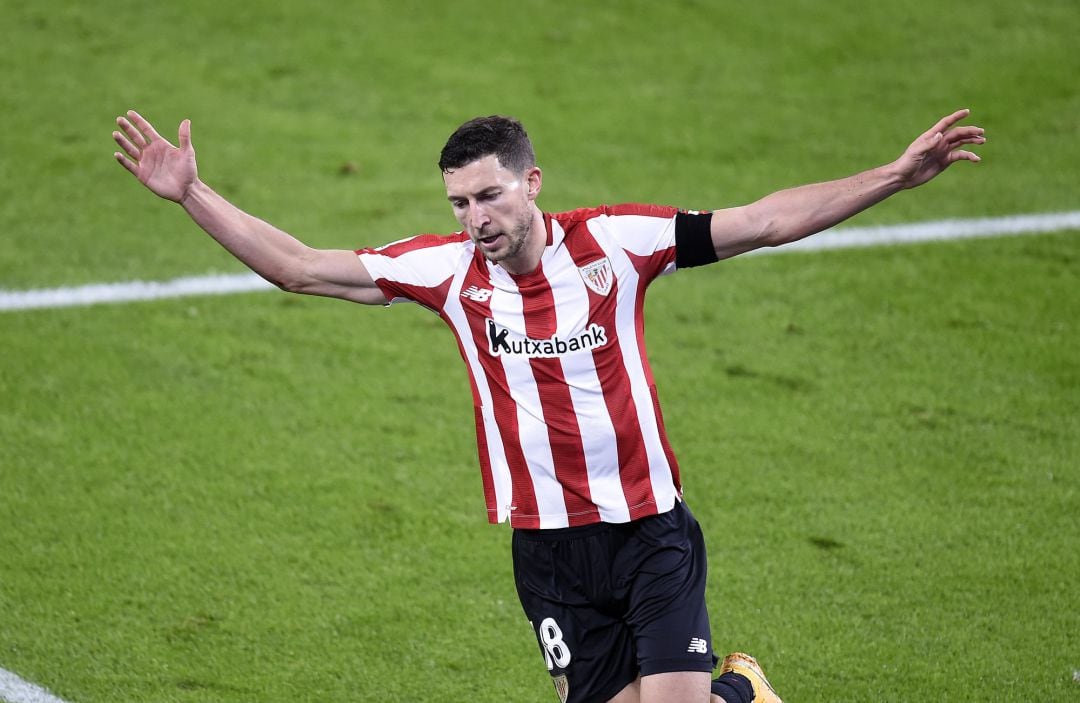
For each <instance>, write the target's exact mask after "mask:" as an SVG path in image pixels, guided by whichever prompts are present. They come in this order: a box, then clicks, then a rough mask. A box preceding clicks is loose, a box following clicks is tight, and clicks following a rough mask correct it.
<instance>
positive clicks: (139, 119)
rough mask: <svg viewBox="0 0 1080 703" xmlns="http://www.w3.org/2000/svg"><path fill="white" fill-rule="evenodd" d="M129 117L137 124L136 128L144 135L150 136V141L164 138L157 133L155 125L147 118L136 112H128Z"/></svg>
mask: <svg viewBox="0 0 1080 703" xmlns="http://www.w3.org/2000/svg"><path fill="white" fill-rule="evenodd" d="M127 116H128V118H129V119H130V120H131V121H132V122H134V123H135V126H136V127H138V128H139V130H140V131H141V132H142V133H143V134H146V135H149V137H150V141H154V140H155V139H161V138H162V137H161V135H160V134H158V133H157V130H156V129H154V125H152V124H150V123H149V122H147V121H146V118H145V117H143V116H142V115H140V114H139V113H137V112H135V111H134V110H128V113H127Z"/></svg>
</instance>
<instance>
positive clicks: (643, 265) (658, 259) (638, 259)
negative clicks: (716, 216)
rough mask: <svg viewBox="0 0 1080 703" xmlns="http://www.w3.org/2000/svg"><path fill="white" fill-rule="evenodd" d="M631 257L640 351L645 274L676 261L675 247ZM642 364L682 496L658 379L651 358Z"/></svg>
mask: <svg viewBox="0 0 1080 703" xmlns="http://www.w3.org/2000/svg"><path fill="white" fill-rule="evenodd" d="M626 254H627V256H629V257H630V261H631V262H632V263H633V264H634V268H635V269H637V271H638V272H639V274H641V275H640V277H639V278H638V281H639V283H638V289H637V292H636V295H635V302H634V305H635V307H636V309H637V310H638V313H637V314H636V315H635V316H634V326H635V332H636V333H637V340H638V349H644V348H645V315H644V314H642V312H641V311H643V310H644V309H645V289H646V288H648V287H649V283H650V282H652V280H653V279H652V278H646V277H645V272H649V271H661V270H663V269H664V267H665V266H667V265H668V264H669V263H671V262H672V261H674V260H675V247H671V248H669V249H664V250H662V251H658V252H656V253H655V254H653V255H652V256H635V255H634V254H631V253H630V252H626ZM641 364H642V366H643V367H644V368H645V378H646V379H647V380H648V382H649V391H650V392H651V393H652V401H653V407H654V408H655V412H656V428H657V430H659V432H660V443H661V444H662V445H663V447H664V454H665V455H666V456H667V460H668V464H669V465H670V466H671V479H672V480H673V481H674V482H675V490H676V491H677V492H678V493H679V494H680V495H682V483H681V482H680V479H679V463H678V461H677V460H676V459H675V451H674V450H673V449H672V448H671V442H669V441H668V437H667V430H666V429H665V428H664V416H663V415H662V414H661V412H660V399H659V397H658V396H657V394H656V379H655V378H654V377H653V372H652V367H651V366H650V365H649V358H648V357H647V356H645V355H644V354H643V355H642V357H641Z"/></svg>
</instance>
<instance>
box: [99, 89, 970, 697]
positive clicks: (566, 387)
mask: <svg viewBox="0 0 1080 703" xmlns="http://www.w3.org/2000/svg"><path fill="white" fill-rule="evenodd" d="M967 115H968V111H967V110H960V111H958V112H954V113H953V114H951V115H948V116H946V117H943V118H942V119H941V120H939V121H938V122H937V123H936V124H935V125H934V126H933V127H931V128H930V129H929V130H928V131H926V132H925V133H923V134H922V135H921V136H919V137H918V138H917V139H916V140H915V141H914V142H912V143H911V145H910V146H908V148H907V149H906V150H905V151H904V152H903V153H902V154H901V155H900V156H899V158H897V159H896V160H895V161H893V162H892V163H889V164H886V165H884V166H880V167H878V168H873V169H870V170H867V171H864V172H862V173H859V174H856V175H853V176H850V177H848V178H843V179H840V180H835V181H830V182H825V183H817V184H813V185H806V186H801V187H797V188H791V189H787V190H782V191H779V192H776V193H773V194H771V195H768V196H766V197H764V198H762V199H761V200H758V201H756V202H754V203H751V204H749V205H745V206H742V207H733V208H728V209H722V210H715V211H712V212H692V211H685V210H678V209H676V208H673V207H662V206H656V205H637V204H630V205H615V206H600V207H593V208H586V209H579V210H574V211H572V212H566V213H561V214H550V213H546V212H543V211H542V210H540V208H539V207H538V206H537V204H536V199H537V197H538V196H539V195H540V190H541V186H542V184H543V174H542V172H541V170H540V168H538V167H537V165H536V158H535V156H534V153H533V148H532V145H531V143H530V141H529V138H528V136H527V135H526V133H525V130H524V128H523V127H522V125H521V124H520V123H519V122H517V121H516V120H513V119H510V118H506V117H497V116H496V117H483V118H477V119H474V120H470V121H469V122H466V123H465V124H464V125H462V126H461V127H459V128H458V129H457V130H456V131H455V132H454V133H453V135H451V137H450V139H449V140H448V141H447V143H446V146H445V147H444V148H443V151H442V154H441V158H440V160H439V168H440V169H441V170H442V177H443V183H444V185H445V187H446V197H447V199H448V200H449V203H450V206H451V208H452V209H453V212H454V215H455V216H456V217H457V219H458V222H460V223H461V227H462V229H461V231H459V232H457V233H454V234H450V235H446V236H436V235H421V236H416V237H412V238H409V239H404V240H401V241H397V242H394V243H391V244H388V245H386V246H382V247H378V248H365V249H360V250H358V251H350V250H317V249H312V248H310V247H308V246H306V245H304V244H303V243H301V242H299V241H298V240H296V239H295V238H293V237H292V236H290V235H289V234H287V233H285V232H283V231H281V230H280V229H277V228H276V227H274V226H272V225H270V224H268V223H266V222H264V221H262V220H260V219H257V218H255V217H253V216H251V215H249V214H247V213H245V212H243V211H241V210H240V209H238V208H237V207H235V206H234V205H232V204H231V203H229V202H228V201H227V200H225V199H224V198H223V197H221V196H220V195H218V194H217V193H215V192H214V191H213V190H212V189H211V188H210V187H209V186H207V185H206V184H205V183H204V182H203V181H202V180H200V178H199V176H198V171H197V167H196V161H195V151H194V149H193V147H192V143H191V123H190V121H188V120H184V121H183V122H181V123H180V128H179V146H178V147H177V146H173V145H172V144H170V143H169V142H168V141H166V140H165V139H163V138H162V137H161V135H160V134H158V132H157V131H156V130H155V129H154V127H153V126H152V125H151V124H150V123H149V122H147V121H146V120H145V119H144V118H143V117H142V116H140V115H139V114H138V113H136V112H134V111H131V112H128V113H127V115H126V116H124V117H119V118H118V119H117V123H118V125H119V130H118V131H115V132H113V138H114V139H115V141H116V143H117V144H118V146H119V147H120V151H117V152H116V153H115V157H116V160H117V161H118V162H119V163H120V164H121V165H122V166H123V167H124V168H126V169H127V170H128V171H130V172H131V173H132V174H133V175H135V176H136V177H137V178H138V179H139V181H140V182H141V183H142V184H143V185H145V186H146V187H147V188H149V189H150V190H151V191H152V192H154V193H155V194H157V195H158V196H160V197H162V198H165V199H167V200H172V201H174V202H176V203H179V204H180V205H181V207H183V208H184V210H185V211H186V212H187V213H188V215H190V216H191V218H192V219H193V220H194V221H195V222H196V223H197V224H198V225H199V226H200V227H202V228H203V229H204V230H205V231H206V232H207V233H209V234H210V236H211V237H213V238H214V239H215V240H217V241H218V242H219V243H220V244H221V245H222V246H224V247H225V248H226V249H227V250H228V251H229V252H231V253H232V254H233V255H235V256H236V257H237V258H238V259H240V260H241V261H242V262H244V263H245V264H246V265H247V266H249V267H250V268H251V269H252V270H254V271H255V272H256V273H258V274H259V275H261V276H262V277H264V278H265V279H267V280H268V281H270V282H272V283H274V284H275V285H277V286H279V287H280V288H282V289H283V290H286V291H290V292H294V293H306V294H310V295H321V296H328V297H334V298H343V299H345V300H351V301H353V302H357V303H364V304H367V305H388V304H392V303H396V302H398V301H411V302H415V303H418V304H420V305H423V306H424V307H426V308H428V309H430V310H431V311H432V312H434V313H436V314H437V315H439V316H440V317H441V318H442V320H443V321H444V322H446V324H447V325H448V326H449V327H450V329H451V331H452V332H453V333H454V335H455V336H456V338H457V342H458V346H459V349H460V351H461V356H462V358H463V359H464V361H465V365H466V367H467V369H468V372H469V380H470V386H471V389H472V395H473V401H474V407H475V415H476V437H477V447H478V451H479V458H480V469H481V474H482V478H483V486H484V494H485V498H486V502H487V510H488V518H489V520H490V521H491V522H507V521H509V523H510V525H511V527H512V528H513V529H514V533H513V541H512V542H513V548H512V552H513V560H514V575H515V581H516V584H517V591H518V595H519V597H520V600H521V603H522V607H523V608H524V610H525V613H526V615H527V616H528V618H529V620H530V621H531V622H532V624H533V627H534V629H535V632H536V636H537V640H538V642H539V645H540V650H541V653H542V655H543V659H544V661H545V663H546V665H547V668H548V670H549V671H550V672H551V676H552V679H553V681H554V683H555V688H556V690H557V692H558V694H559V697H560V700H561V701H563V703H566V702H567V701H573V702H575V703H592V702H601V701H614V702H616V703H633V702H635V701H640V702H642V703H661V702H663V703H706V702H707V701H710V700H711V701H713V702H716V701H725V702H726V703H749V702H750V701H756V702H759V703H760V702H762V701H767V702H778V701H779V700H780V699H779V697H778V696H777V695H776V693H775V691H773V689H772V687H771V686H770V685H769V683H768V681H767V680H766V679H765V676H764V673H763V672H762V669H761V667H760V666H759V665H758V664H757V662H756V661H754V659H753V658H752V657H750V656H748V655H745V654H741V653H736V654H732V655H730V656H728V657H727V658H726V659H725V660H724V663H723V665H722V666H721V668H720V675H719V676H718V677H717V678H716V679H712V672H713V670H714V668H715V667H716V664H717V658H716V657H714V655H713V650H712V644H711V642H712V637H711V633H710V630H709V621H708V616H707V613H706V607H705V571H706V558H705V545H704V541H703V539H702V533H701V529H700V527H699V526H698V523H697V522H696V521H695V519H694V517H693V515H692V514H691V512H690V510H689V509H688V507H687V506H686V504H685V503H684V502H683V500H682V484H681V481H680V475H679V467H678V464H677V462H676V459H675V456H674V454H673V453H672V451H671V447H670V446H669V444H668V441H667V437H666V434H665V430H664V423H663V419H662V417H661V414H660V407H659V405H658V403H657V395H656V390H655V387H654V384H653V376H652V372H651V370H650V368H649V362H648V359H647V357H646V354H645V348H644V326H643V319H642V315H643V305H644V295H645V292H646V289H647V288H648V286H649V284H650V283H651V282H652V281H653V280H654V279H655V278H657V277H659V276H661V275H664V274H669V273H672V272H674V271H676V270H679V269H683V268H689V267H693V266H700V265H703V264H710V263H713V262H716V261H718V260H721V259H726V258H729V257H732V256H736V255H738V254H742V253H745V252H748V251H751V250H754V249H757V248H759V247H765V246H779V245H782V244H786V243H788V242H793V241H795V240H797V239H801V238H803V237H806V236H808V235H811V234H814V233H815V232H819V231H821V230H823V229H826V228H828V227H831V226H833V225H835V224H837V223H839V222H842V221H843V220H845V219H847V218H849V217H851V216H852V215H854V214H856V213H858V212H860V211H862V210H864V209H866V208H868V207H870V206H871V205H874V204H875V203H877V202H880V201H881V200H883V199H885V198H887V197H889V196H890V195H893V194H894V193H897V192H898V191H900V190H903V189H906V188H913V187H915V186H918V185H921V184H923V183H925V182H927V181H929V180H930V179H932V178H934V177H935V176H937V175H938V174H940V173H941V172H942V171H944V170H945V169H946V168H948V167H949V166H950V165H951V164H953V163H955V162H957V161H973V162H975V161H979V157H978V156H977V155H976V154H974V153H972V152H971V151H968V150H966V149H965V148H964V147H965V146H967V145H976V144H982V143H983V142H984V141H985V137H984V134H983V130H982V129H981V128H979V127H974V126H959V123H960V122H961V120H963V119H964V118H965V117H966V116H967Z"/></svg>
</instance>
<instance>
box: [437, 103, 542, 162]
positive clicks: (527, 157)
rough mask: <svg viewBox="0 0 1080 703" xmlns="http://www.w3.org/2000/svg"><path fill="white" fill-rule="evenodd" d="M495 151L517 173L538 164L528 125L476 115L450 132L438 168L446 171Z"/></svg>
mask: <svg viewBox="0 0 1080 703" xmlns="http://www.w3.org/2000/svg"><path fill="white" fill-rule="evenodd" d="M492 154H494V155H495V156H496V157H497V158H498V159H499V164H500V165H501V166H502V167H503V168H508V169H510V170H511V171H514V172H515V173H523V172H524V171H525V170H526V169H529V168H532V167H533V166H535V165H536V154H535V153H533V147H532V142H530V141H529V135H528V134H526V133H525V127H523V126H522V124H521V123H520V122H518V121H517V120H515V119H514V118H513V117H503V116H502V115H491V116H490V117H476V118H473V119H471V120H469V121H468V122H466V123H465V124H463V125H461V126H460V127H458V128H457V130H455V131H454V133H453V134H451V135H450V138H449V139H448V140H446V146H444V147H443V150H442V154H440V155H439V168H440V169H441V170H442V172H443V173H446V172H447V171H452V170H454V169H456V168H461V167H462V166H465V165H467V164H471V163H472V162H473V161H476V160H478V159H482V158H484V157H485V156H490V155H492Z"/></svg>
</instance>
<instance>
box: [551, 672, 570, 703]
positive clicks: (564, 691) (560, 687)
mask: <svg viewBox="0 0 1080 703" xmlns="http://www.w3.org/2000/svg"><path fill="white" fill-rule="evenodd" d="M551 682H552V683H554V684H555V692H556V693H558V694H559V701H560V702H561V703H566V699H567V698H569V697H570V682H569V681H567V680H566V676H565V675H562V676H555V677H552V679H551Z"/></svg>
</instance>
